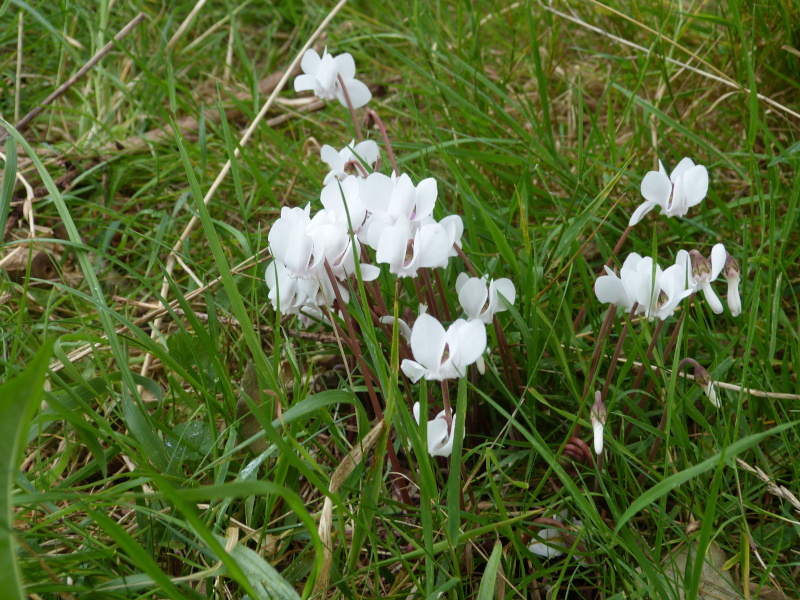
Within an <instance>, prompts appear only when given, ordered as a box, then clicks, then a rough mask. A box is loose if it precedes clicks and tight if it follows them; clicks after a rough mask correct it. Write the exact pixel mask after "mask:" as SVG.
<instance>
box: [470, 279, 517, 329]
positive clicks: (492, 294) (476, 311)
mask: <svg viewBox="0 0 800 600" xmlns="http://www.w3.org/2000/svg"><path fill="white" fill-rule="evenodd" d="M486 279H487V277H486V276H485V275H484V276H483V277H481V278H478V277H470V276H469V275H467V274H466V273H460V274H459V275H458V278H457V279H456V293H457V294H458V301H459V303H460V304H461V308H463V309H464V312H465V313H467V319H468V320H470V321H473V320H477V321H481V322H482V323H486V324H487V325H488V324H489V323H491V322H492V319H493V318H494V315H495V314H496V313H499V312H502V311H504V310H508V308H507V306H506V304H505V303H504V302H503V301H502V300H501V299H500V296H501V295H502V296H503V297H504V298H505V299H506V300H508V302H509V303H510V304H514V300H516V297H517V291H516V289H515V288H514V284H513V283H512V282H511V280H510V279H506V278H503V279H497V280H494V279H492V280H490V281H489V285H488V287H487V285H486Z"/></svg>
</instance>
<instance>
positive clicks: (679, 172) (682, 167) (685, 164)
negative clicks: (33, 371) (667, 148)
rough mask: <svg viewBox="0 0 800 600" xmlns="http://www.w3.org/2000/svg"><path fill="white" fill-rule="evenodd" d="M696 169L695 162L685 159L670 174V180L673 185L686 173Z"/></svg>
mask: <svg viewBox="0 0 800 600" xmlns="http://www.w3.org/2000/svg"><path fill="white" fill-rule="evenodd" d="M693 167H694V161H693V160H692V159H691V158H684V159H682V160H681V162H679V163H678V164H677V166H676V167H675V168H674V169H673V170H672V173H670V176H669V179H670V181H672V183H675V182H676V181H678V179H681V178H682V177H683V176H684V175H686V173H687V172H688V171H689V170H690V169H692V168H693Z"/></svg>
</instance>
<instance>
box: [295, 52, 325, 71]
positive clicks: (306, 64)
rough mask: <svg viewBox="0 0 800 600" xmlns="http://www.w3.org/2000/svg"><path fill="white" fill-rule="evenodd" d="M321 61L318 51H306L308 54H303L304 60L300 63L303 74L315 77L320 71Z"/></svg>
mask: <svg viewBox="0 0 800 600" xmlns="http://www.w3.org/2000/svg"><path fill="white" fill-rule="evenodd" d="M321 61H322V59H321V58H320V57H319V54H317V51H316V50H314V49H313V48H311V49H309V50H306V53H305V54H303V60H302V61H300V67H301V68H302V69H303V73H308V74H309V75H314V74H315V73H316V72H317V70H318V69H319V64H320V62H321Z"/></svg>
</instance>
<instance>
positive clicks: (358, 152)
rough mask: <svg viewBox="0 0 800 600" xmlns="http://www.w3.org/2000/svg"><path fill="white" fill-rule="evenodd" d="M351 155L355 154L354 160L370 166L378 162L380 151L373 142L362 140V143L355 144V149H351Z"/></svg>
mask: <svg viewBox="0 0 800 600" xmlns="http://www.w3.org/2000/svg"><path fill="white" fill-rule="evenodd" d="M352 145H353V142H350V146H351V147H352ZM353 154H355V156H356V158H358V159H359V161H361V162H362V163H364V164H365V165H369V166H372V165H374V164H375V163H376V162H377V160H378V156H379V155H380V149H379V148H378V144H377V142H375V140H364V141H363V142H359V143H358V144H356V146H355V148H353Z"/></svg>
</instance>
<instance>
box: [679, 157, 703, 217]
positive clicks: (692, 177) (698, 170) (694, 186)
mask: <svg viewBox="0 0 800 600" xmlns="http://www.w3.org/2000/svg"><path fill="white" fill-rule="evenodd" d="M683 181H684V192H685V194H686V206H687V207H690V206H696V205H697V204H700V202H702V201H703V198H705V197H706V194H707V193H708V170H707V169H706V168H705V167H704V166H702V165H697V166H696V167H693V168H691V169H689V170H688V171H687V172H686V175H684V177H683Z"/></svg>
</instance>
